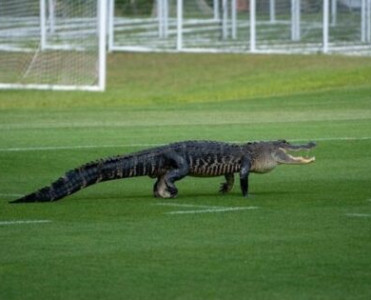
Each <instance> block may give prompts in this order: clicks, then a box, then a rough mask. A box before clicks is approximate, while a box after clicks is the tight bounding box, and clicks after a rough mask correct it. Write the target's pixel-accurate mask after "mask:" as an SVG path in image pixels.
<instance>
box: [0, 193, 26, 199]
mask: <svg viewBox="0 0 371 300" xmlns="http://www.w3.org/2000/svg"><path fill="white" fill-rule="evenodd" d="M22 196H23V195H22V194H1V193H0V197H12V198H13V197H22Z"/></svg>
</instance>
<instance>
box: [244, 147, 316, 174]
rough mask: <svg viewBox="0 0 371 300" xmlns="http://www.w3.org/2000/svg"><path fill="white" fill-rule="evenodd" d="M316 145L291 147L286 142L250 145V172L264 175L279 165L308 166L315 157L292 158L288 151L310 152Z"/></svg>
mask: <svg viewBox="0 0 371 300" xmlns="http://www.w3.org/2000/svg"><path fill="white" fill-rule="evenodd" d="M315 146H316V143H314V142H309V143H308V144H301V145H293V144H291V143H289V142H287V141H286V140H278V141H271V142H260V143H254V144H252V157H253V163H252V168H251V171H252V172H256V173H266V172H269V171H271V170H273V169H274V168H275V167H276V166H277V165H279V164H308V163H311V162H314V161H315V157H314V156H313V157H307V158H306V157H302V156H293V155H291V154H289V153H288V152H289V151H301V150H310V149H312V148H314V147H315Z"/></svg>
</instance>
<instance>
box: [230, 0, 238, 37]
mask: <svg viewBox="0 0 371 300" xmlns="http://www.w3.org/2000/svg"><path fill="white" fill-rule="evenodd" d="M231 22H232V39H236V38H237V0H231Z"/></svg>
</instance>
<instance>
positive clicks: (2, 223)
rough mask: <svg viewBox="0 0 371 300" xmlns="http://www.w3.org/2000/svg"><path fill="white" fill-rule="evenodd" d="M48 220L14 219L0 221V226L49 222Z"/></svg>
mask: <svg viewBox="0 0 371 300" xmlns="http://www.w3.org/2000/svg"><path fill="white" fill-rule="evenodd" d="M50 222H51V221H50V220H14V221H0V226H3V225H20V224H40V223H50Z"/></svg>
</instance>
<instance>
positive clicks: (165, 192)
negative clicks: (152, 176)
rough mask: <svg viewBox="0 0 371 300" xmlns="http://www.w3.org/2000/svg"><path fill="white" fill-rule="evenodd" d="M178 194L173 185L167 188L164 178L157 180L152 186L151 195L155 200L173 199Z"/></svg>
mask: <svg viewBox="0 0 371 300" xmlns="http://www.w3.org/2000/svg"><path fill="white" fill-rule="evenodd" d="M177 194H178V189H177V188H176V187H175V186H174V185H173V186H169V185H168V184H167V183H166V181H165V179H164V177H160V178H158V179H157V181H156V183H155V185H154V186H153V195H154V196H155V197H156V198H175V197H176V196H177Z"/></svg>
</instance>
